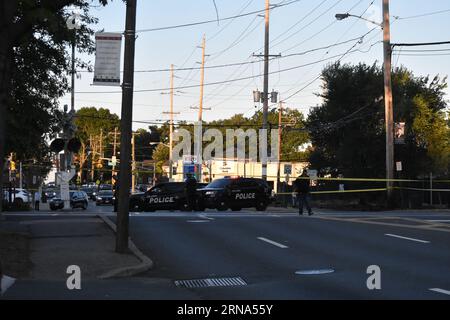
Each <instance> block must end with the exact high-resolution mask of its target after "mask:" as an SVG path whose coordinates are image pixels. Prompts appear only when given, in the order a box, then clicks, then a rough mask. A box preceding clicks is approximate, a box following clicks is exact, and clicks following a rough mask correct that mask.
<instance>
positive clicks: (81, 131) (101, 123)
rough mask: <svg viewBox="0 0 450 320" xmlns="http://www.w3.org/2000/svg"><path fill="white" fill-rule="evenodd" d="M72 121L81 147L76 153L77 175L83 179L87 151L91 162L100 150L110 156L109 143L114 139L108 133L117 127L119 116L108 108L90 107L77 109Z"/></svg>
mask: <svg viewBox="0 0 450 320" xmlns="http://www.w3.org/2000/svg"><path fill="white" fill-rule="evenodd" d="M74 122H75V126H76V127H77V131H76V136H77V138H78V139H80V142H81V149H80V151H79V152H78V154H77V156H78V161H79V175H78V176H79V177H80V178H81V181H83V180H84V179H83V175H82V173H83V170H85V164H86V162H87V160H88V157H89V151H90V153H91V155H92V158H91V159H92V160H91V161H93V162H95V160H96V159H99V158H100V152H101V151H103V152H104V156H105V157H111V156H112V148H110V147H109V145H110V144H111V143H112V142H113V141H114V137H113V136H112V135H110V133H112V132H114V129H115V128H118V127H119V117H118V116H117V115H116V114H111V112H110V111H109V110H108V109H104V108H99V109H97V108H95V107H90V108H81V109H80V110H78V111H77V113H76V115H75V121H74ZM118 139H119V138H118ZM117 141H119V140H117ZM100 146H102V147H103V148H102V149H103V150H100ZM88 150H89V151H88Z"/></svg>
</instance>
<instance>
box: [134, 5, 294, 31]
mask: <svg viewBox="0 0 450 320" xmlns="http://www.w3.org/2000/svg"><path fill="white" fill-rule="evenodd" d="M299 1H302V0H292V1H289V2H287V3H283V2H285V1H282V2H281V3H278V4H273V5H272V7H271V8H270V10H273V9H276V8H281V7H284V6H288V5H290V4H293V3H296V2H299ZM264 11H265V9H261V10H256V11H252V12H247V13H243V14H239V15H235V16H231V17H226V18H222V19H219V20H217V19H214V20H206V21H199V22H191V23H186V24H179V25H173V26H166V27H157V28H150V29H141V30H137V31H136V32H137V33H142V32H153V31H162V30H170V29H178V28H185V27H192V26H198V25H202V24H208V23H213V22H220V21H226V20H231V19H236V18H241V17H247V16H250V15H254V14H258V13H261V12H264Z"/></svg>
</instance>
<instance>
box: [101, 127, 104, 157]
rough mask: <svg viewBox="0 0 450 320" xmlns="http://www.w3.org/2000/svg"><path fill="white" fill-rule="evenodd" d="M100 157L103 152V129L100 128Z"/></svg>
mask: <svg viewBox="0 0 450 320" xmlns="http://www.w3.org/2000/svg"><path fill="white" fill-rule="evenodd" d="M100 157H101V158H104V154H103V129H100Z"/></svg>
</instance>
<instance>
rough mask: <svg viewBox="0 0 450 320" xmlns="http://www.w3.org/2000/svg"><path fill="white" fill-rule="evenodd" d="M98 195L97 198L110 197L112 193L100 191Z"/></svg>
mask: <svg viewBox="0 0 450 320" xmlns="http://www.w3.org/2000/svg"><path fill="white" fill-rule="evenodd" d="M98 195H99V196H112V195H113V193H112V191H100V192H99V193H98Z"/></svg>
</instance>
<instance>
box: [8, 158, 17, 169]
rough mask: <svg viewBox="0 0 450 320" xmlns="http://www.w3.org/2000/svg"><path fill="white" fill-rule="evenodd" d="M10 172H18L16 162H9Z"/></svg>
mask: <svg viewBox="0 0 450 320" xmlns="http://www.w3.org/2000/svg"><path fill="white" fill-rule="evenodd" d="M9 170H11V171H16V162H15V161H12V160H11V161H10V162H9Z"/></svg>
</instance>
